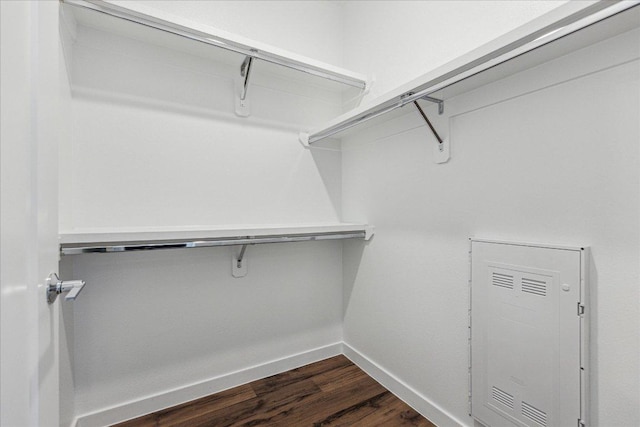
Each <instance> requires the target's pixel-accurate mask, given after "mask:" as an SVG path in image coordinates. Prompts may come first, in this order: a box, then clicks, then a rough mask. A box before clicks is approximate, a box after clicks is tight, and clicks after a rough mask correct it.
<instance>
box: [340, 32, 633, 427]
mask: <svg viewBox="0 0 640 427" xmlns="http://www.w3.org/2000/svg"><path fill="white" fill-rule="evenodd" d="M372 25H373V24H372ZM638 40H640V37H639V35H638V32H637V31H636V32H635V33H632V34H627V35H626V36H621V37H619V38H618V39H615V40H612V41H609V42H607V43H606V44H603V45H602V46H600V47H597V48H594V49H591V50H589V51H586V52H577V53H576V54H575V55H574V56H573V57H572V58H570V59H566V58H565V59H562V58H561V59H558V60H557V61H555V63H554V64H549V65H545V66H541V67H539V68H538V69H534V70H532V71H528V72H525V73H523V74H522V75H517V76H515V77H514V78H511V79H509V80H508V81H503V82H499V83H497V84H494V85H492V86H490V87H485V88H481V89H478V90H477V91H475V92H472V93H470V94H467V95H464V96H460V97H458V98H454V99H453V100H451V101H449V102H448V103H447V105H446V116H447V117H450V119H449V121H447V117H439V116H437V114H436V113H435V112H434V109H433V108H432V107H430V110H429V111H430V113H431V116H432V117H433V120H434V122H435V126H436V128H438V129H440V130H441V131H442V133H443V134H445V135H447V134H448V135H450V137H451V139H452V159H451V160H450V161H449V162H448V163H446V164H442V165H437V164H434V163H433V162H432V152H431V150H432V145H433V144H434V140H433V138H432V136H431V135H430V134H429V131H428V129H427V128H426V127H425V126H424V123H423V122H422V121H421V119H420V117H419V116H418V115H417V114H414V112H411V111H408V112H407V114H405V115H403V116H401V117H399V118H396V119H393V120H390V121H388V122H385V123H382V124H380V125H378V126H375V127H372V128H370V129H367V130H366V131H363V132H361V133H360V134H358V135H356V136H354V137H350V138H348V139H345V140H344V141H343V201H344V203H343V215H344V219H345V220H359V221H368V222H370V223H372V224H375V226H376V235H375V237H374V239H373V241H372V242H371V243H370V244H369V245H368V246H367V248H366V249H365V250H364V251H362V250H361V249H360V248H349V247H345V252H344V256H345V264H344V265H345V273H346V274H345V278H346V283H345V302H344V303H345V319H344V334H345V342H346V343H347V344H349V345H350V346H352V347H353V348H355V349H356V350H358V351H360V352H361V353H362V354H364V355H365V356H367V357H368V358H370V359H371V360H372V361H373V362H375V363H377V364H378V365H379V366H381V367H382V368H384V369H386V370H387V371H388V372H389V373H391V374H392V375H395V376H396V377H397V379H399V380H400V381H402V382H404V383H405V384H407V385H408V386H409V387H411V388H413V389H414V390H416V391H417V392H418V393H419V394H421V395H422V396H423V397H424V399H425V402H426V403H425V404H424V405H423V407H422V409H423V411H424V412H426V413H427V415H429V413H432V414H434V418H435V417H436V416H438V417H441V415H442V412H444V413H446V414H447V415H448V416H449V418H450V420H449V422H448V423H443V425H446V424H449V423H451V424H454V423H456V422H457V423H460V424H463V425H471V424H472V420H470V419H469V417H468V416H467V413H468V408H467V397H466V392H467V370H466V368H467V308H468V287H467V286H468V284H467V281H468V277H469V265H468V255H467V251H468V238H469V237H470V236H477V237H485V238H496V239H506V240H513V241H534V242H543V243H546V242H549V243H558V244H573V245H588V246H591V248H592V255H593V259H592V271H591V274H592V286H593V293H594V297H595V302H594V305H593V312H592V320H593V322H594V331H593V339H594V345H593V352H592V357H593V362H594V369H593V372H592V374H593V376H594V377H593V385H594V386H595V388H594V393H593V396H592V397H593V401H592V409H593V411H594V420H593V425H602V426H620V427H622V426H632V425H638V424H639V423H640V413H639V407H638V404H637V402H638V401H639V398H640V390H639V384H638V379H639V378H640V366H639V360H638V357H637V355H638V354H640V342H639V337H640V333H639V328H638V318H639V316H640V312H639V306H638V301H639V297H640V295H639V289H638V279H639V265H638V259H639V256H640V253H639V249H638V241H639V238H640V224H639V218H640V212H639V207H640V203H639V202H640V188H639V170H640V164H639V162H640V159H639V144H638V140H639V139H640V129H639V122H638V117H639V116H640V97H639V96H638V85H639V84H640V82H639V78H640V68H639V64H638V52H639V51H640V50H639V48H638ZM408 43H409V42H408ZM382 54H384V52H382V53H381V55H382ZM350 263H357V264H358V268H357V269H354V268H353V267H352V264H350ZM436 407H439V408H440V411H438V410H437V409H435V408H436ZM454 420H455V421H454Z"/></svg>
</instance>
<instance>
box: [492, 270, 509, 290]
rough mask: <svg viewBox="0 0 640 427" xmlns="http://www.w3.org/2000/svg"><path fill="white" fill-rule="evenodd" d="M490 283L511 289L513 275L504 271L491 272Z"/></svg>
mask: <svg viewBox="0 0 640 427" xmlns="http://www.w3.org/2000/svg"><path fill="white" fill-rule="evenodd" d="M491 283H493V285H494V286H499V287H501V288H507V289H513V276H511V275H509V274H504V273H496V272H495V271H494V272H493V274H492V276H491Z"/></svg>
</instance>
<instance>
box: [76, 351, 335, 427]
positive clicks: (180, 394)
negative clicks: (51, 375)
mask: <svg viewBox="0 0 640 427" xmlns="http://www.w3.org/2000/svg"><path fill="white" fill-rule="evenodd" d="M341 353H342V343H341V342H337V343H333V344H329V345H327V346H324V347H319V348H315V349H312V350H309V351H305V352H302V353H298V354H293V355H291V356H287V357H283V358H281V359H277V360H272V361H270V362H267V363H263V364H260V365H256V366H252V367H249V368H246V369H241V370H239V371H235V372H231V373H229V374H225V375H221V376H218V377H214V378H210V379H208V380H205V381H202V382H198V383H194V384H190V385H186V386H183V387H179V388H175V389H173V390H167V391H164V392H161V393H157V394H154V395H151V396H147V397H144V398H142V399H139V400H133V401H130V402H126V403H123V404H121V405H117V406H112V407H110V408H104V409H102V410H100V411H96V412H92V413H89V414H83V415H79V416H77V417H76V418H75V420H74V422H73V423H72V427H85V426H106V425H111V424H115V423H118V422H122V421H126V420H129V419H132V418H136V417H139V416H142V415H145V414H149V413H151V412H155V411H159V410H161V409H165V408H169V407H171V406H175V405H179V404H181V403H185V402H188V401H190V400H194V399H198V398H201V397H204V396H208V395H210V394H213V393H218V392H221V391H224V390H228V389H230V388H232V387H237V386H239V385H242V384H247V383H249V382H251V381H256V380H259V379H262V378H266V377H269V376H271V375H276V374H279V373H282V372H286V371H289V370H291V369H295V368H299V367H301V366H304V365H308V364H310V363H314V362H318V361H320V360H324V359H327V358H329V357H333V356H337V355H339V354H341Z"/></svg>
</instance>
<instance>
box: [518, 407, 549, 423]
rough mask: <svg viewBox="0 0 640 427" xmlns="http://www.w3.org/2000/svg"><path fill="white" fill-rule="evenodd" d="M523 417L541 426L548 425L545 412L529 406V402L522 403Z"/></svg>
mask: <svg viewBox="0 0 640 427" xmlns="http://www.w3.org/2000/svg"><path fill="white" fill-rule="evenodd" d="M522 415H524V416H525V417H527V418H529V419H530V420H531V421H535V422H536V423H538V424H540V425H541V426H546V425H547V414H546V412H544V411H541V410H540V409H538V408H536V407H535V406H532V405H529V404H528V403H527V402H522Z"/></svg>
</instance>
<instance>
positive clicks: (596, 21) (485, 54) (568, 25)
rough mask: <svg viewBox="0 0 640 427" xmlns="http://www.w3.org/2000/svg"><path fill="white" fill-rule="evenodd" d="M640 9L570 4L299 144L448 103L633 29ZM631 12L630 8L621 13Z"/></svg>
mask: <svg viewBox="0 0 640 427" xmlns="http://www.w3.org/2000/svg"><path fill="white" fill-rule="evenodd" d="M639 5H640V3H638V2H637V1H620V2H609V1H598V2H568V3H566V4H564V5H562V6H560V7H558V8H556V9H554V10H552V11H551V12H549V13H547V14H545V15H543V16H541V17H539V18H537V19H535V20H533V21H531V22H529V23H527V24H526V25H523V26H521V27H519V28H517V29H515V30H513V31H511V32H509V33H507V34H505V35H503V36H501V37H499V38H497V39H495V40H493V41H492V42H490V43H487V44H485V45H483V46H481V47H480V48H478V49H476V50H473V51H471V52H469V53H467V54H465V55H463V56H461V57H460V58H458V59H456V60H454V61H451V62H449V63H447V64H445V65H443V66H441V67H439V68H436V69H434V70H433V71H430V72H428V73H426V74H424V75H422V76H420V77H418V78H417V79H415V80H412V81H410V82H408V83H406V84H404V85H402V86H400V87H398V88H396V89H394V90H392V91H390V92H388V93H386V94H384V95H381V96H379V97H377V98H375V99H373V100H371V101H370V102H367V103H365V104H363V105H361V106H359V107H357V108H355V109H353V110H351V111H349V112H347V113H345V114H343V115H341V116H339V117H337V118H335V119H333V120H331V121H329V122H328V123H326V124H324V125H322V126H320V127H317V128H314V129H311V130H309V131H308V132H307V131H305V132H301V133H300V140H301V142H302V143H303V144H305V145H308V144H313V143H315V142H317V141H320V140H322V139H325V138H328V137H331V136H334V135H337V134H342V133H343V132H345V131H346V130H347V129H350V128H352V127H355V126H358V125H361V124H363V123H365V122H368V121H370V120H372V119H374V118H376V117H379V116H382V115H384V114H386V113H388V112H391V111H393V110H398V109H399V108H400V107H403V106H404V105H406V104H409V103H412V102H413V101H416V100H418V99H421V98H424V97H426V96H429V97H432V98H437V99H440V100H443V101H444V100H447V99H451V98H453V97H454V96H457V95H459V94H461V93H465V92H468V91H471V90H473V89H475V88H478V87H480V86H483V85H486V84H488V83H491V82H494V81H497V80H500V79H502V78H505V77H507V76H510V75H513V74H515V73H518V72H520V71H523V70H525V69H529V68H532V67H534V66H536V65H539V64H541V63H544V62H547V61H550V60H552V59H554V58H557V57H560V56H562V55H565V54H567V53H569V52H572V51H575V50H577V49H580V48H581V47H584V46H587V45H589V44H592V43H595V42H597V41H599V40H604V39H606V38H609V37H613V36H614V35H617V34H620V33H622V32H625V31H628V30H630V29H632V28H637V27H638V23H639V22H640V7H634V6H639ZM630 8H634V9H633V10H631V11H629V12H628V13H621V12H623V11H625V10H627V9H630ZM607 18H609V19H607ZM578 30H580V31H578ZM445 111H446V109H445ZM396 114H398V111H396ZM358 128H361V126H358Z"/></svg>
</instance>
